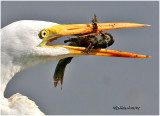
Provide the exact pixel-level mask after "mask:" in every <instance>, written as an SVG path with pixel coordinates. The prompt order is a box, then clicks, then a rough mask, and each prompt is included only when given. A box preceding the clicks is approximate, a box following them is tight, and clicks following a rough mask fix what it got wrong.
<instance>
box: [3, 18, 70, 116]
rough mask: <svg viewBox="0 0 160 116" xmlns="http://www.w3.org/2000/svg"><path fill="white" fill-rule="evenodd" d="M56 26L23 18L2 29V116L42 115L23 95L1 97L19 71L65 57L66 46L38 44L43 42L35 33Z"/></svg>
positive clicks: (66, 52)
mask: <svg viewBox="0 0 160 116" xmlns="http://www.w3.org/2000/svg"><path fill="white" fill-rule="evenodd" d="M53 25H58V24H56V23H52V22H44V21H32V20H23V21H17V22H14V23H12V24H10V25H8V26H6V27H4V28H3V29H2V30H1V34H2V40H1V43H2V46H1V47H2V50H1V53H2V54H1V56H2V58H1V62H2V63H1V106H2V107H1V113H2V115H44V113H42V112H41V111H40V110H39V109H38V106H37V105H36V104H35V103H34V102H33V101H32V100H30V99H28V98H27V97H26V96H23V95H21V94H18V93H17V94H14V95H13V96H11V97H10V98H8V99H6V98H5V97H4V91H5V88H6V86H7V84H8V82H9V81H10V79H11V78H12V77H13V76H14V75H15V74H16V73H17V72H20V71H21V70H23V69H25V68H29V67H31V66H34V65H37V64H41V63H45V62H49V61H54V60H57V59H60V58H64V57H65V56H66V54H68V53H69V51H68V50H67V49H65V48H60V47H59V48H41V47H37V46H38V45H39V44H40V42H41V41H42V40H41V39H40V38H39V36H38V33H39V31H40V30H41V29H43V28H49V27H51V26H53Z"/></svg>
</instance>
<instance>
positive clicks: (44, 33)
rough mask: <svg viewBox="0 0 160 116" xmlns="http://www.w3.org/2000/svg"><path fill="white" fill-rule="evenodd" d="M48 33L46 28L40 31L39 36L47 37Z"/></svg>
mask: <svg viewBox="0 0 160 116" xmlns="http://www.w3.org/2000/svg"><path fill="white" fill-rule="evenodd" d="M47 35H48V34H47V31H46V30H41V31H40V33H39V37H40V38H41V39H43V38H45V37H47Z"/></svg>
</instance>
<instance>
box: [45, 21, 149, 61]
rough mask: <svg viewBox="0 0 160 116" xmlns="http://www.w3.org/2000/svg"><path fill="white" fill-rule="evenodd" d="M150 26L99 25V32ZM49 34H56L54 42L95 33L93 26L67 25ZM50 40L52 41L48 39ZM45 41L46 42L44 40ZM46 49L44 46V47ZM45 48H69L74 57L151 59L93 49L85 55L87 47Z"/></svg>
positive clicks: (57, 27)
mask: <svg viewBox="0 0 160 116" xmlns="http://www.w3.org/2000/svg"><path fill="white" fill-rule="evenodd" d="M148 26H150V25H145V24H137V23H98V30H99V31H101V30H111V29H122V28H134V27H148ZM45 30H47V31H48V32H50V33H52V34H54V35H55V36H54V37H52V38H51V39H52V41H53V40H56V39H58V38H60V37H62V36H68V35H74V34H81V33H90V32H92V31H93V25H92V24H67V25H55V26H52V27H50V28H48V29H45ZM48 40H50V39H48ZM48 40H47V41H48ZM44 41H45V40H44ZM43 47H44V46H43ZM45 47H64V48H67V49H68V50H69V51H70V53H69V54H74V55H97V56H112V57H128V58H151V56H146V55H139V54H133V53H127V52H120V51H115V50H107V49H91V51H90V53H84V50H85V49H86V48H85V47H76V46H66V45H53V46H45Z"/></svg>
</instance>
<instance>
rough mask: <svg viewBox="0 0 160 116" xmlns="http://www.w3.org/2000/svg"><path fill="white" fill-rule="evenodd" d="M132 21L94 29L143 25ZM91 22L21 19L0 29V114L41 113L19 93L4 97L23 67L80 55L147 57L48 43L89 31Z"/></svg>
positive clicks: (102, 25) (104, 24) (100, 25)
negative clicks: (62, 23)
mask: <svg viewBox="0 0 160 116" xmlns="http://www.w3.org/2000/svg"><path fill="white" fill-rule="evenodd" d="M145 26H148V25H143V24H135V23H99V24H98V30H107V29H118V28H130V27H145ZM92 29H93V27H92V24H69V25H59V24H57V23H52V22H45V21H32V20H23V21H17V22H14V23H12V24H9V25H7V26H6V27H4V28H3V29H2V30H1V34H2V39H1V43H2V46H1V47H2V50H1V61H2V62H1V66H2V68H1V113H2V114H3V115H8V114H9V115H44V113H43V112H41V111H40V109H39V108H38V106H37V105H36V104H35V103H34V102H33V101H32V100H30V99H28V98H27V97H26V96H23V95H21V94H19V93H17V94H14V95H13V96H11V97H10V98H8V99H7V98H5V97H4V91H5V88H6V86H7V83H8V82H9V81H10V80H11V78H12V77H13V76H14V75H15V74H16V73H17V72H20V71H22V70H23V69H26V68H29V67H32V66H34V65H37V64H42V63H46V62H50V61H54V60H57V59H62V58H65V57H69V56H72V57H75V56H80V55H100V56H114V57H133V58H149V56H145V55H137V54H132V53H126V52H119V51H113V50H104V49H92V50H91V51H90V53H89V54H85V53H83V50H85V48H84V47H74V46H65V45H52V46H49V45H48V43H50V42H52V41H53V40H55V39H57V38H59V37H61V36H66V35H73V34H79V33H89V32H91V31H92Z"/></svg>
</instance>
